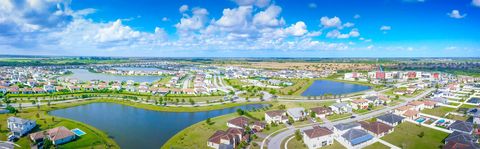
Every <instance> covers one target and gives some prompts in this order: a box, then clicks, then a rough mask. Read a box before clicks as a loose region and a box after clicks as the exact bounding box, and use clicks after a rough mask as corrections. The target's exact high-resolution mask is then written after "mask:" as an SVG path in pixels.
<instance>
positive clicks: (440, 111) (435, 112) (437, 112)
mask: <svg viewBox="0 0 480 149" xmlns="http://www.w3.org/2000/svg"><path fill="white" fill-rule="evenodd" d="M455 110H456V109H455V108H450V107H436V108H433V109H424V110H422V113H425V114H430V115H435V116H439V117H444V116H445V114H447V113H448V112H453V111H455Z"/></svg>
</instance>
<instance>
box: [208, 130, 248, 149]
mask: <svg viewBox="0 0 480 149" xmlns="http://www.w3.org/2000/svg"><path fill="white" fill-rule="evenodd" d="M243 133H244V130H243V129H238V128H228V129H227V131H223V130H217V131H216V132H215V133H214V134H213V135H212V136H211V137H210V138H209V139H208V141H207V146H209V147H212V148H215V149H233V148H235V147H236V145H237V144H238V143H240V141H241V139H242V138H243Z"/></svg>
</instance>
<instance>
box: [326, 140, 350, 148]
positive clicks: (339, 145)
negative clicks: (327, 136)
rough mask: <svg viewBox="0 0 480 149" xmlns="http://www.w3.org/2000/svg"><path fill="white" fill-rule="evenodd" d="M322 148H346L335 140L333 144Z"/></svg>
mask: <svg viewBox="0 0 480 149" xmlns="http://www.w3.org/2000/svg"><path fill="white" fill-rule="evenodd" d="M322 149H346V148H345V146H343V145H342V144H340V143H338V142H337V141H333V144H331V145H329V146H325V147H322Z"/></svg>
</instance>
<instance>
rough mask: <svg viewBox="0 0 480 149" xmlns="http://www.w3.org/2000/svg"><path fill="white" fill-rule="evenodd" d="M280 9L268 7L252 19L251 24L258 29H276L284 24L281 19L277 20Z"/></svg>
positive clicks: (272, 6) (273, 6)
mask: <svg viewBox="0 0 480 149" xmlns="http://www.w3.org/2000/svg"><path fill="white" fill-rule="evenodd" d="M280 12H282V8H280V7H279V6H276V5H271V6H269V7H268V8H267V9H266V10H265V11H261V12H259V13H257V14H255V16H254V17H253V24H254V25H257V26H259V27H278V26H282V25H284V24H285V20H284V19H283V18H280V19H278V16H279V15H280Z"/></svg>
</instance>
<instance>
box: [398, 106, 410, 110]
mask: <svg viewBox="0 0 480 149" xmlns="http://www.w3.org/2000/svg"><path fill="white" fill-rule="evenodd" d="M410 108H412V107H411V106H401V107H398V108H396V110H399V111H406V110H409V109H410Z"/></svg>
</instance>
